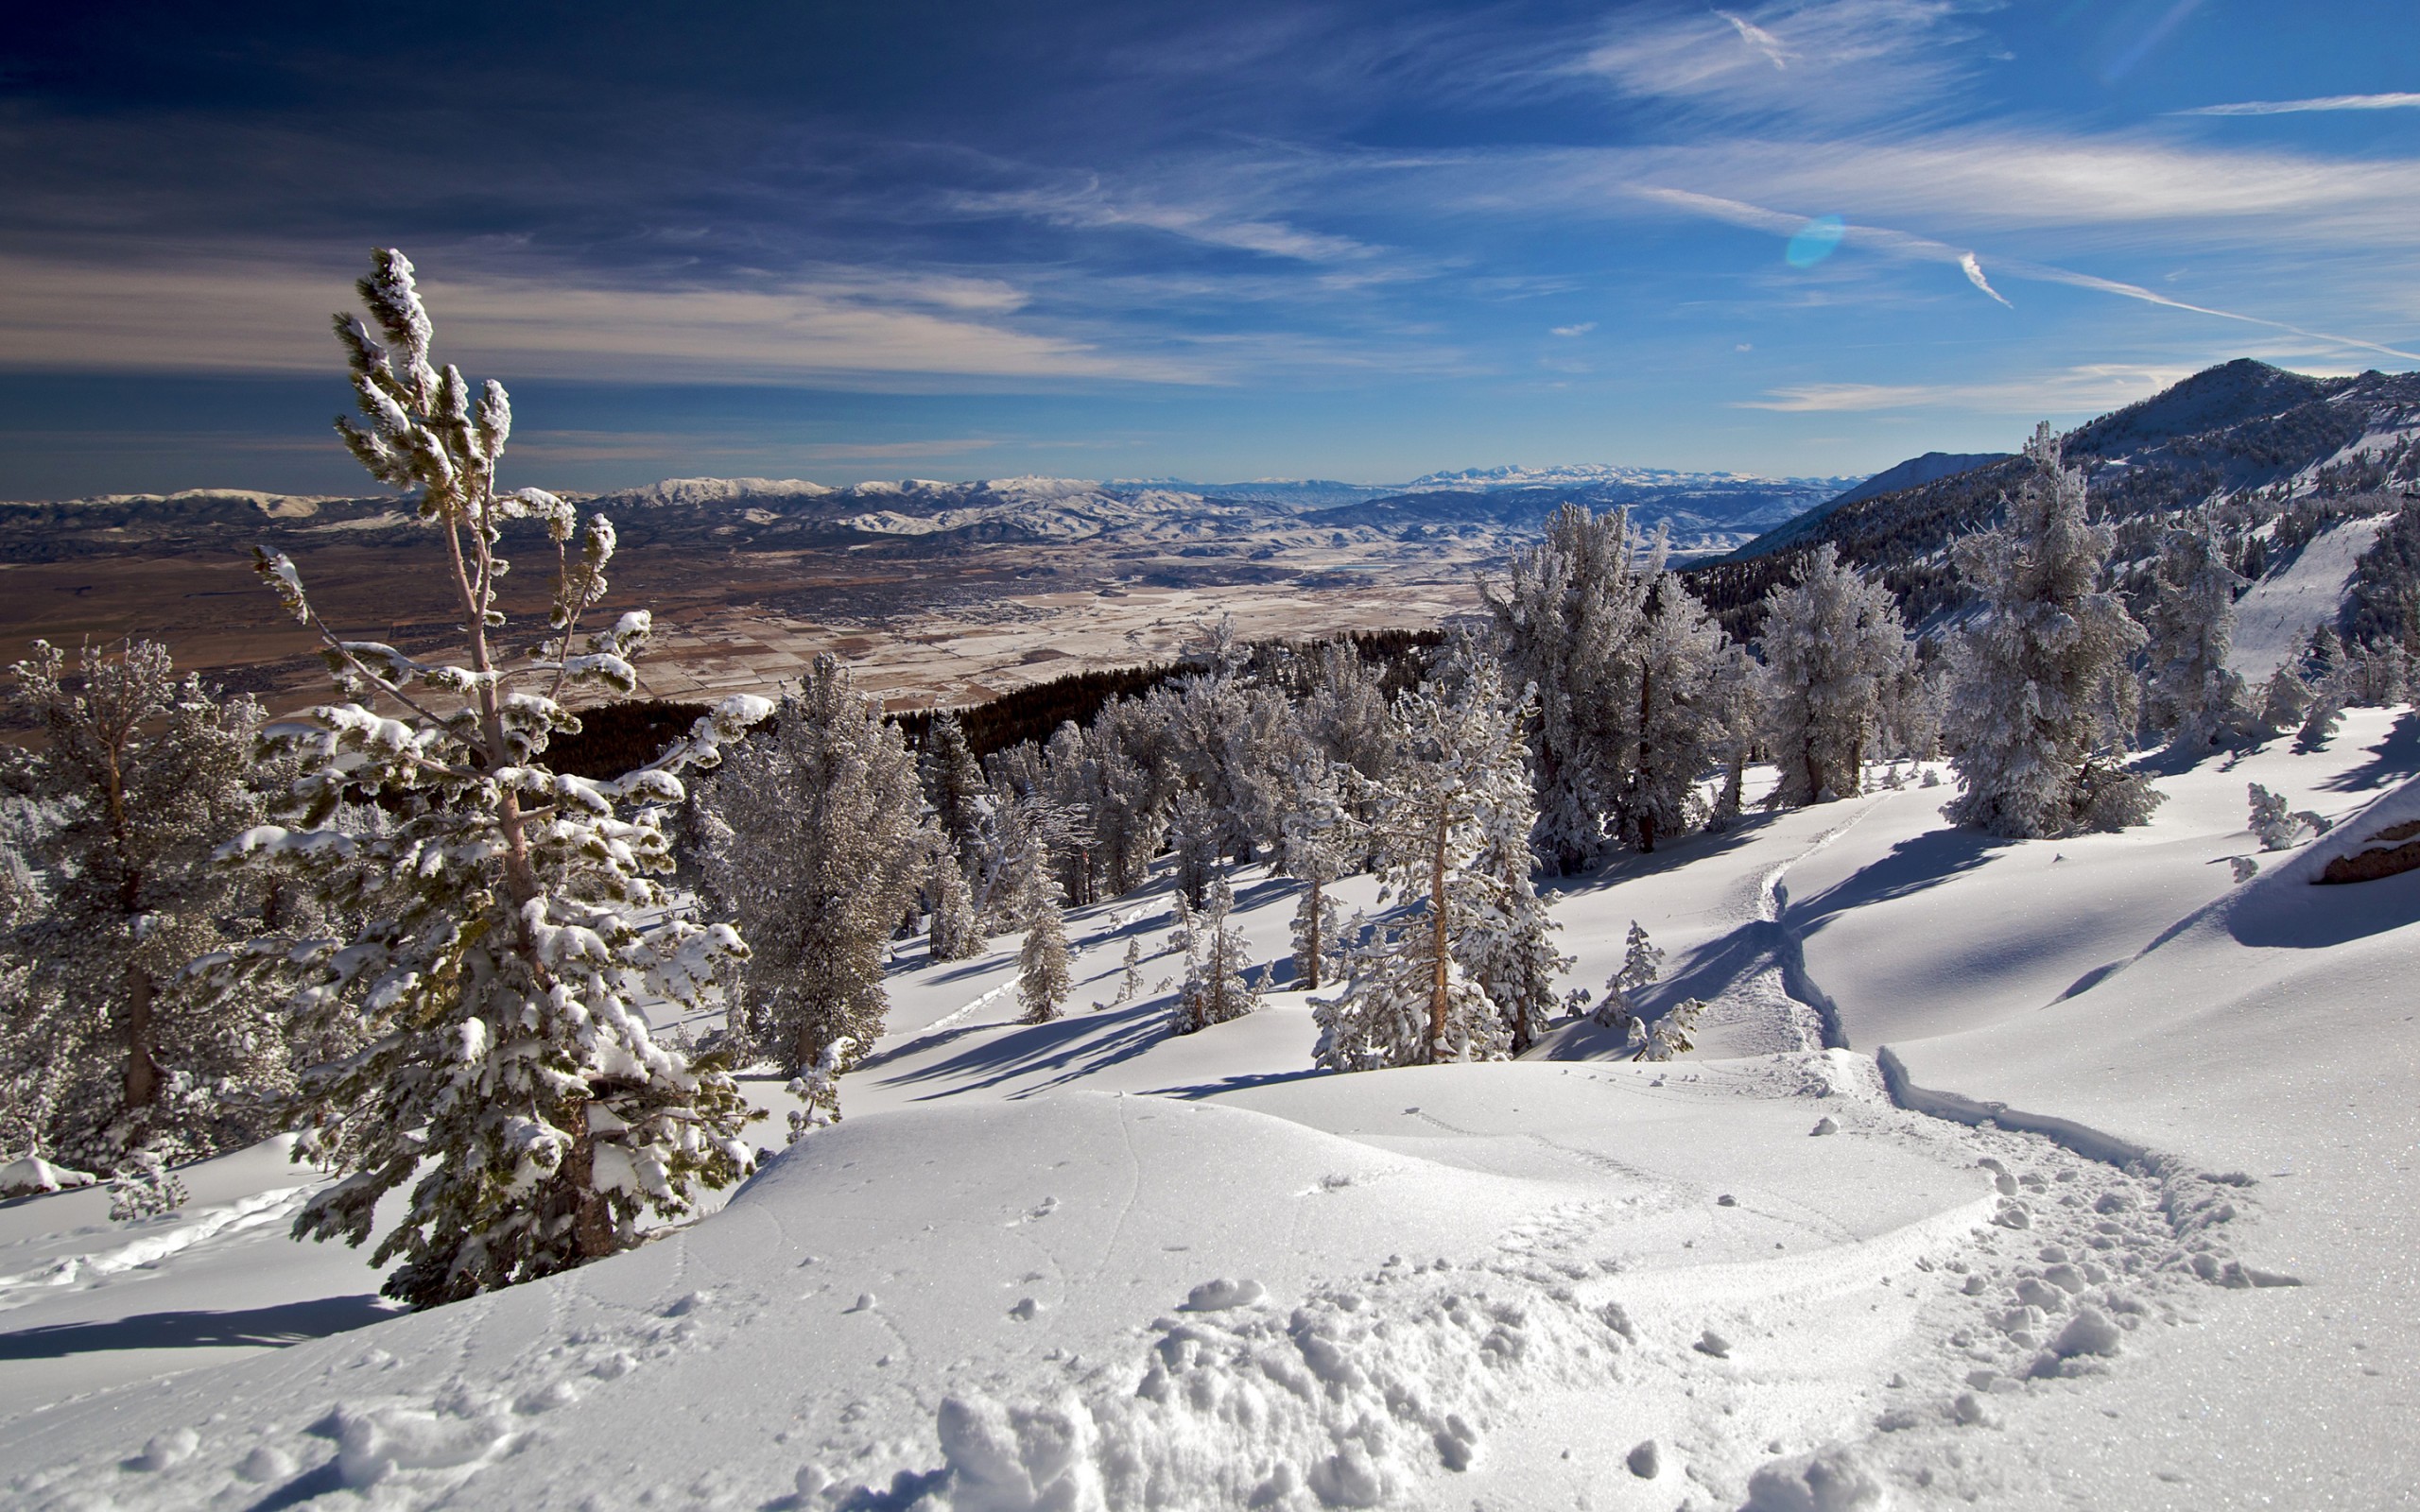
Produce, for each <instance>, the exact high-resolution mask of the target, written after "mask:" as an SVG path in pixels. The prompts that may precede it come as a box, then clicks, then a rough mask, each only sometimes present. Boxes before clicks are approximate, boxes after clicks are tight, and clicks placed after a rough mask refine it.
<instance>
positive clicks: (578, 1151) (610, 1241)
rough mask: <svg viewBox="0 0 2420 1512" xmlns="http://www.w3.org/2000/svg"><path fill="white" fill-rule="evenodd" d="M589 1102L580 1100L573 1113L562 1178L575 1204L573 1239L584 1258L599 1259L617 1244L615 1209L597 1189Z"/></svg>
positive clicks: (573, 1209) (572, 1222)
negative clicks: (589, 1119) (589, 1121)
mask: <svg viewBox="0 0 2420 1512" xmlns="http://www.w3.org/2000/svg"><path fill="white" fill-rule="evenodd" d="M588 1106H589V1105H588V1104H587V1103H586V1102H585V1101H582V1102H580V1103H579V1105H578V1106H577V1110H576V1111H575V1112H574V1113H573V1114H572V1118H573V1119H574V1120H575V1125H574V1126H575V1127H576V1129H577V1130H578V1132H577V1133H575V1134H574V1135H573V1136H572V1142H571V1151H570V1153H569V1154H567V1155H565V1156H564V1157H563V1179H564V1181H565V1182H566V1183H567V1184H568V1185H569V1186H570V1188H571V1198H572V1202H573V1204H574V1206H573V1208H572V1215H571V1232H572V1240H573V1242H574V1243H575V1244H577V1245H578V1246H579V1258H580V1259H581V1260H583V1261H589V1260H602V1259H603V1258H604V1257H606V1256H607V1255H610V1254H612V1253H614V1249H615V1247H616V1246H615V1245H614V1228H615V1226H614V1210H613V1208H612V1207H611V1206H610V1205H609V1204H608V1203H607V1202H606V1200H605V1194H603V1193H601V1192H598V1191H597V1190H596V1136H595V1135H593V1134H591V1133H590V1132H589V1131H588Z"/></svg>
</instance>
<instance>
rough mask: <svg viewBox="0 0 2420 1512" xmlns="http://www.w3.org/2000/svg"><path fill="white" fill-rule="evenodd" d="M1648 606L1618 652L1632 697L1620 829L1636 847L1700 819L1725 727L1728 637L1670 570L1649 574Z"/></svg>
mask: <svg viewBox="0 0 2420 1512" xmlns="http://www.w3.org/2000/svg"><path fill="white" fill-rule="evenodd" d="M1650 606H1651V608H1650V611H1649V612H1648V613H1647V615H1646V616H1645V617H1644V619H1643V620H1642V621H1641V623H1640V625H1639V629H1638V634H1637V637H1636V638H1635V640H1634V642H1633V643H1632V644H1631V645H1630V646H1628V647H1626V648H1625V652H1624V656H1623V662H1624V663H1625V664H1626V665H1627V667H1628V668H1629V679H1628V680H1629V682H1630V683H1631V685H1632V686H1633V687H1634V689H1635V693H1634V698H1635V703H1634V713H1633V716H1632V720H1631V747H1630V748H1631V756H1630V761H1629V767H1630V772H1629V776H1628V780H1627V781H1626V782H1624V783H1623V786H1622V792H1621V801H1620V804H1619V810H1620V816H1621V817H1620V825H1621V835H1622V838H1623V839H1624V840H1627V841H1629V842H1630V843H1631V844H1633V845H1635V846H1636V847H1638V849H1639V850H1641V851H1653V850H1654V849H1655V842H1656V841H1657V840H1659V839H1670V838H1674V837H1676V836H1679V835H1682V834H1685V833H1687V832H1689V831H1690V830H1693V829H1696V828H1697V827H1698V826H1699V825H1700V824H1702V823H1703V822H1704V820H1705V818H1706V805H1705V803H1704V800H1703V799H1702V798H1701V797H1700V796H1699V793H1698V782H1699V781H1700V779H1702V778H1703V777H1704V776H1705V775H1706V773H1707V772H1708V771H1709V770H1711V769H1712V768H1713V767H1714V765H1716V762H1717V761H1718V760H1719V758H1720V753H1721V751H1722V749H1723V747H1724V743H1725V737H1726V735H1727V733H1728V731H1727V730H1725V728H1724V723H1723V715H1724V713H1725V710H1724V707H1723V703H1724V695H1725V689H1724V688H1723V686H1722V680H1721V679H1722V677H1723V674H1724V667H1723V653H1724V652H1725V650H1726V649H1728V646H1729V641H1728V638H1727V637H1725V636H1724V634H1723V633H1722V630H1721V627H1719V626H1717V625H1716V624H1715V623H1714V621H1713V620H1712V619H1711V618H1710V617H1709V616H1708V615H1707V614H1706V611H1705V606H1704V605H1703V604H1701V603H1699V602H1698V599H1697V596H1696V595H1695V594H1693V593H1690V592H1689V591H1688V590H1687V589H1686V588H1685V587H1684V586H1683V585H1682V582H1681V579H1680V576H1679V575H1677V574H1674V573H1665V574H1663V575H1662V576H1658V577H1657V578H1656V579H1655V582H1654V587H1653V590H1652V593H1651V597H1650Z"/></svg>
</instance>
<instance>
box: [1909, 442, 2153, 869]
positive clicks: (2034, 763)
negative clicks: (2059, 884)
mask: <svg viewBox="0 0 2420 1512" xmlns="http://www.w3.org/2000/svg"><path fill="white" fill-rule="evenodd" d="M2026 455H2027V456H2029V457H2030V458H2031V460H2032V462H2033V474H2032V475H2031V477H2029V478H2028V479H2027V480H2026V482H2025V484H2024V486H2023V487H2022V488H2021V489H2020V490H2018V492H2017V496H2016V497H2015V498H2014V499H2013V500H2011V501H2010V502H2009V506H2008V520H2007V523H2006V524H2003V525H2002V526H2000V527H1999V528H1998V529H1996V530H1989V531H1984V532H1982V533H1980V534H1978V535H1972V536H1967V537H1964V538H1963V539H1962V540H1960V541H1958V542H1957V544H1956V546H1955V547H1954V548H1953V557H1954V559H1955V561H1956V562H1957V565H1958V569H1959V572H1960V573H1961V575H1962V576H1963V577H1964V578H1965V579H1966V581H1967V582H1968V583H1969V584H1970V585H1972V587H1973V589H1974V591H1975V593H1976V595H1977V597H1978V598H1979V599H1980V600H1981V603H1982V610H1983V612H1982V616H1981V619H1980V621H1979V623H1978V624H1976V625H1975V626H1974V627H1972V628H1970V629H1969V630H1967V631H1966V633H1965V634H1964V635H1963V636H1962V637H1961V638H1960V639H1959V641H1958V644H1957V646H1956V648H1955V649H1954V650H1953V652H1952V653H1951V654H1952V657H1953V662H1952V667H1953V674H1952V676H1953V686H1954V692H1953V695H1952V697H1951V700H1950V711H1949V712H1950V718H1949V731H1948V733H1949V737H1950V739H1949V744H1950V747H1951V752H1952V755H1951V759H1952V761H1953V762H1954V763H1955V765H1956V766H1957V768H1958V778H1959V782H1960V784H1961V786H1962V789H1963V790H1962V792H1961V793H1960V794H1959V796H1958V798H1957V799H1954V800H1953V801H1952V802H1951V803H1950V804H1949V805H1948V806H1947V807H1946V808H1945V809H1944V810H1943V812H1944V813H1945V814H1946V815H1948V816H1949V817H1950V818H1951V819H1952V820H1954V821H1956V822H1957V823H1959V824H1962V825H1966V826H1970V827H1972V828H1975V829H1979V830H1984V831H1988V832H1990V833H1994V834H2001V835H2009V836H2013V837H2038V836H2048V835H2065V834H2074V833H2080V832H2083V831H2091V830H2116V829H2122V828H2124V827H2125V826H2127V825H2130V824H2140V823H2142V822H2143V821H2144V820H2145V819H2147V818H2149V817H2150V816H2151V811H2152V806H2153V805H2155V804H2156V803H2158V802H2159V800H2160V797H2161V795H2160V794H2158V793H2156V792H2154V791H2152V788H2151V787H2150V786H2149V785H2148V784H2147V783H2145V782H2144V781H2143V780H2142V778H2141V777H2140V776H2139V775H2137V774H2135V773H2133V772H2129V771H2127V770H2126V769H2125V767H2124V765H2122V763H2121V761H2120V759H2119V752H2120V751H2121V749H2122V747H2123V745H2124V742H2125V734H2126V731H2127V730H2129V729H2131V728H2132V721H2131V719H2121V718H2120V717H2119V716H2120V713H2122V712H2123V710H2122V705H2123V703H2124V702H2125V698H2124V696H2123V689H2121V688H2120V687H2118V685H2119V684H2121V683H2122V684H2127V685H2131V683H2132V681H2133V679H2132V675H2131V674H2130V673H2129V672H2128V671H2127V666H2126V663H2127V659H2128V658H2129V657H2131V656H2132V655H2133V654H2134V653H2135V651H2136V650H2138V649H2139V648H2140V647H2141V646H2142V644H2143V640H2144V636H2143V630H2142V627H2140V626H2139V625H2136V624H2135V621H2134V619H2133V618H2132V617H2131V616H2129V615H2128V614H2127V612H2126V608H2125V606H2124V605H2123V604H2122V603H2120V602H2118V597H2117V595H2116V594H2114V593H2109V592H2107V591H2106V589H2105V588H2104V587H2103V585H2102V582H2101V577H2102V569H2103V566H2104V564H2105V563H2106V562H2107V560H2108V558H2109V552H2110V549H2111V546H2112V544H2113V541H2114V538H2113V536H2112V534H2111V532H2110V531H2109V530H2108V529H2107V528H2105V527H2103V526H2100V525H2096V524H2092V523H2091V521H2089V520H2088V519H2087V518H2085V513H2084V485H2083V473H2082V472H2079V471H2077V470H2075V469H2073V468H2069V467H2066V466H2065V465H2064V464H2063V463H2062V461H2061V459H2060V455H2059V442H2058V439H2057V438H2056V437H2054V436H2052V435H2051V433H2050V427H2049V426H2048V424H2045V425H2043V426H2041V427H2040V428H2039V429H2037V430H2036V431H2035V432H2034V435H2033V438H2032V440H2031V441H2030V442H2028V443H2027V445H2026Z"/></svg>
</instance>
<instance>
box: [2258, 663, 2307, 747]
mask: <svg viewBox="0 0 2420 1512" xmlns="http://www.w3.org/2000/svg"><path fill="white" fill-rule="evenodd" d="M2309 709H2310V689H2309V688H2308V687H2307V686H2305V685H2304V682H2303V679H2300V678H2298V677H2296V676H2294V670H2293V668H2291V667H2288V666H2280V667H2278V668H2277V670H2276V671H2274V672H2272V673H2270V674H2269V681H2268V682H2267V684H2266V685H2265V686H2263V687H2262V689H2261V692H2260V723H2261V725H2262V726H2263V727H2264V728H2266V729H2267V730H2269V731H2270V732H2271V733H2273V734H2275V733H2282V732H2283V731H2285V730H2299V729H2301V728H2302V723H2303V715H2304V713H2307V712H2308V710H2309Z"/></svg>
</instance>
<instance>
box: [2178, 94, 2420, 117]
mask: <svg viewBox="0 0 2420 1512" xmlns="http://www.w3.org/2000/svg"><path fill="white" fill-rule="evenodd" d="M2305 111H2420V94H2322V95H2320V96H2319V97H2318V98H2316V99H2308V100H2238V102H2236V103H2235V104H2233V105H2197V106H2195V107H2194V108H2193V109H2191V110H2189V111H2170V112H2168V113H2169V114H2170V115H2299V114H2301V113H2302V112H2305Z"/></svg>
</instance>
